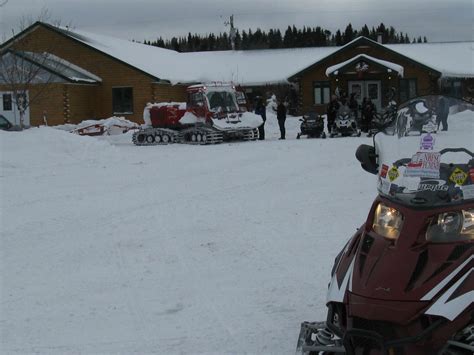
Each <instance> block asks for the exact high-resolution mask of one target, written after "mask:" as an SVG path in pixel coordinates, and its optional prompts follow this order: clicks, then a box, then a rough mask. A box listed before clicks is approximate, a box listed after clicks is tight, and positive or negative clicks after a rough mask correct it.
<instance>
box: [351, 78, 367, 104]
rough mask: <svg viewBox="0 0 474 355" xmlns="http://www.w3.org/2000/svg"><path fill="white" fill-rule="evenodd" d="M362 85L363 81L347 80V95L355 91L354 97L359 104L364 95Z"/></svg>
mask: <svg viewBox="0 0 474 355" xmlns="http://www.w3.org/2000/svg"><path fill="white" fill-rule="evenodd" d="M363 87H364V82H363V81H349V97H350V96H351V94H352V93H355V99H356V100H357V103H358V104H359V105H360V104H361V103H362V98H363V97H364V96H365V94H364V89H363Z"/></svg>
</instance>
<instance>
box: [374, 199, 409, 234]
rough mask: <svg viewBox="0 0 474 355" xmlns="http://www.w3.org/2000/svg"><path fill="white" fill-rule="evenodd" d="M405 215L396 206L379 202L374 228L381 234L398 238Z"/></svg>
mask: <svg viewBox="0 0 474 355" xmlns="http://www.w3.org/2000/svg"><path fill="white" fill-rule="evenodd" d="M402 224H403V215H402V214H401V213H400V212H399V211H398V210H396V209H395V208H392V207H388V206H385V205H384V204H383V203H379V204H378V206H377V208H376V209H375V215H374V223H373V225H372V229H373V230H374V231H375V233H377V234H380V235H381V236H383V237H385V238H388V239H392V240H396V239H397V238H398V236H399V235H400V230H401V229H402Z"/></svg>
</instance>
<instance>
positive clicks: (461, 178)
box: [449, 168, 467, 185]
mask: <svg viewBox="0 0 474 355" xmlns="http://www.w3.org/2000/svg"><path fill="white" fill-rule="evenodd" d="M466 179H467V174H466V173H465V172H464V171H462V170H461V169H459V168H456V169H454V171H453V173H452V174H451V176H450V177H449V180H451V181H452V182H454V183H455V184H456V185H464V182H466Z"/></svg>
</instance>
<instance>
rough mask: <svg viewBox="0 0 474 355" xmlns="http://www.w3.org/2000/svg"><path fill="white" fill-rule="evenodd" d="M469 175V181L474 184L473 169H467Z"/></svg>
mask: <svg viewBox="0 0 474 355" xmlns="http://www.w3.org/2000/svg"><path fill="white" fill-rule="evenodd" d="M469 176H470V177H471V182H472V183H473V184H474V169H469Z"/></svg>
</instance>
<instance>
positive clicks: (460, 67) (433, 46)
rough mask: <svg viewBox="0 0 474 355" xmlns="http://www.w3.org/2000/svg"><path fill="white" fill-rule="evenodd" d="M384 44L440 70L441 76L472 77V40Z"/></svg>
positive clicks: (473, 61)
mask: <svg viewBox="0 0 474 355" xmlns="http://www.w3.org/2000/svg"><path fill="white" fill-rule="evenodd" d="M385 46H386V47H387V48H389V49H391V50H393V51H395V52H398V53H400V54H403V55H404V56H407V57H409V58H412V59H413V60H416V61H417V62H419V63H421V64H424V65H426V66H429V67H430V68H433V69H435V70H437V71H439V72H441V74H442V76H443V77H462V78H472V77H474V41H473V42H444V43H416V44H415V43H412V44H386V45H385Z"/></svg>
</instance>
